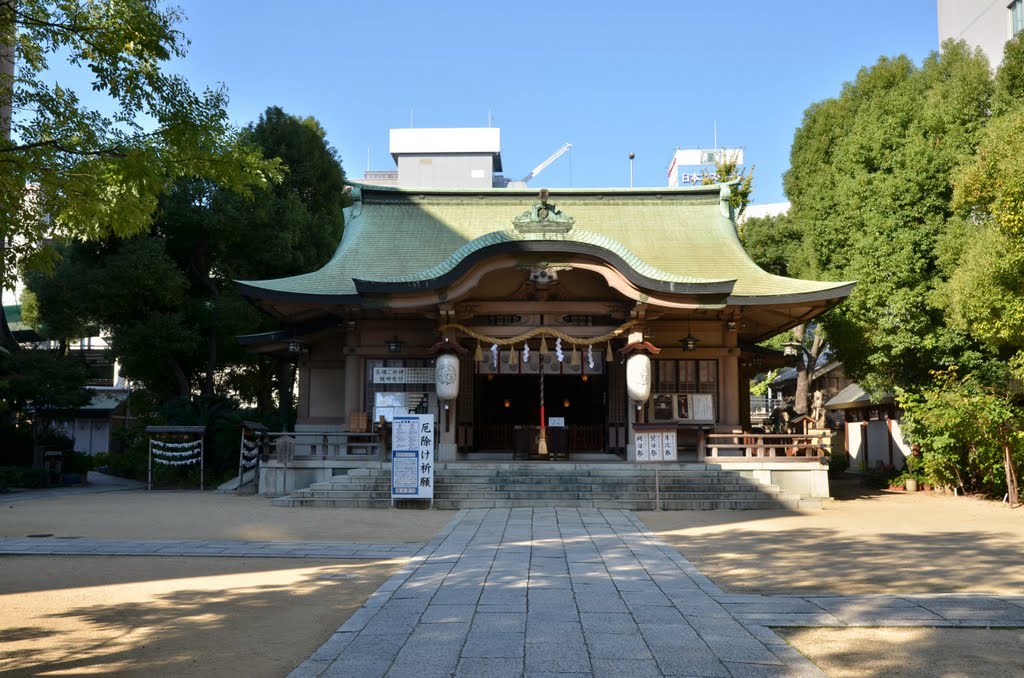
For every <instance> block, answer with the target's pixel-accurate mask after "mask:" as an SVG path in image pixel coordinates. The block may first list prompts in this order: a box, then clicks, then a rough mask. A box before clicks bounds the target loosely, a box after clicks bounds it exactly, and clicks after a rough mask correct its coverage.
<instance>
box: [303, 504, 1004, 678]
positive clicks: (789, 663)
mask: <svg viewBox="0 0 1024 678" xmlns="http://www.w3.org/2000/svg"><path fill="white" fill-rule="evenodd" d="M769 626H1024V596H1017V597H1009V598H995V597H991V596H979V595H930V596H888V595H879V596H815V597H793V596H759V595H732V594H726V593H723V592H722V591H721V590H720V589H719V588H718V587H717V586H715V584H713V583H712V582H711V580H709V579H708V578H707V577H705V576H704V575H702V574H701V573H700V572H698V571H697V569H696V568H695V567H694V566H693V565H692V564H691V563H690V562H689V561H687V560H686V559H685V558H683V557H682V556H681V555H679V553H678V552H676V551H675V550H673V549H672V548H671V547H669V546H668V545H666V544H665V543H664V542H663V541H662V540H661V539H659V538H658V537H657V536H656V535H654V534H653V533H652V532H650V531H649V530H648V529H647V528H646V527H645V526H644V525H643V523H641V522H640V520H639V519H638V518H637V517H636V516H634V515H633V514H632V513H631V512H629V511H611V510H600V509H579V510H577V509H511V510H507V509H506V510H501V509H490V510H485V509H478V510H464V511H460V512H459V514H458V515H457V516H456V517H455V519H453V520H452V522H451V523H450V524H449V525H448V526H447V527H446V528H445V529H444V530H443V531H442V532H441V533H440V534H439V535H438V536H437V537H436V538H435V539H434V540H433V541H431V542H430V543H429V544H427V545H426V546H425V547H423V549H422V550H421V551H420V552H419V553H417V554H416V556H414V557H413V558H412V559H411V560H410V563H409V564H408V565H407V566H406V567H405V568H403V570H402V571H400V572H399V573H398V574H396V575H395V576H394V577H392V578H391V579H390V580H388V581H387V582H386V583H385V584H384V585H383V586H381V587H380V589H378V590H377V592H376V593H374V594H373V595H372V596H371V597H370V598H369V599H368V600H367V601H366V603H365V604H364V606H363V607H362V608H361V609H360V610H359V611H358V612H356V614H354V615H353V616H352V617H351V618H350V619H349V620H348V621H347V622H346V623H345V624H344V625H343V626H342V627H341V628H340V629H338V631H337V632H336V633H335V634H334V635H333V636H332V637H331V638H330V639H329V640H328V641H327V642H326V643H324V645H323V646H322V647H321V648H320V649H319V650H317V652H316V653H314V654H313V656H311V657H310V658H309V659H308V660H307V661H306V662H304V663H303V664H302V665H300V666H299V667H298V668H297V669H296V670H295V671H294V672H292V674H291V675H292V676H293V677H295V678H299V677H303V676H360V678H372V677H374V676H389V677H394V678H407V677H415V678H429V677H433V676H438V677H449V676H465V677H467V678H468V677H472V678H486V677H488V676H495V677H499V676H500V677H505V676H509V677H518V676H530V677H536V678H541V677H548V676H559V677H561V678H584V677H586V676H594V677H604V676H616V677H617V676H630V677H638V678H640V677H645V676H722V677H731V676H735V677H740V676H744V677H745V676H750V677H761V676H767V677H771V676H795V677H802V676H822V675H823V674H822V673H821V672H820V671H819V670H818V669H817V667H815V666H814V665H813V664H812V663H811V662H810V661H809V660H807V659H806V658H804V657H803V656H802V655H801V654H799V653H798V652H797V651H796V650H794V649H792V648H791V647H790V646H788V645H787V644H786V643H785V642H784V641H782V640H781V639H780V638H779V637H778V636H777V635H776V634H775V633H774V632H773V631H771V629H770V628H768V627H769Z"/></svg>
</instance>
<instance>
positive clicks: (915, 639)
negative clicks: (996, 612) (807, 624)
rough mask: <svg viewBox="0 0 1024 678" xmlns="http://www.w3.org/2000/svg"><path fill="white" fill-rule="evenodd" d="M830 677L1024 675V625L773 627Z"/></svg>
mask: <svg viewBox="0 0 1024 678" xmlns="http://www.w3.org/2000/svg"><path fill="white" fill-rule="evenodd" d="M776 632H777V633H778V634H779V635H781V636H782V637H783V638H784V639H786V641H787V642H788V643H789V644H790V645H793V646H794V647H796V648H797V649H798V650H800V652H802V653H803V654H804V655H806V656H807V657H809V658H810V659H811V660H812V661H814V662H815V663H816V664H817V665H818V666H819V667H820V668H821V669H822V670H823V671H824V672H825V673H826V674H828V676H829V678H876V677H878V678H881V677H883V676H886V677H888V676H950V677H952V676H956V677H957V678H975V677H976V678H989V677H990V676H1021V675H1024V629H949V628H849V629H776Z"/></svg>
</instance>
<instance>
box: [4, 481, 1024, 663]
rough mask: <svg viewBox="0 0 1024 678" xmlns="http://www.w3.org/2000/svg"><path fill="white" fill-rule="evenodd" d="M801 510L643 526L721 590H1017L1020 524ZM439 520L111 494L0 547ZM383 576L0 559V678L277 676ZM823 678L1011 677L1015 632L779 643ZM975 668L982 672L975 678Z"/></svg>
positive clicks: (276, 534)
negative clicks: (31, 540)
mask: <svg viewBox="0 0 1024 678" xmlns="http://www.w3.org/2000/svg"><path fill="white" fill-rule="evenodd" d="M839 494H840V495H841V496H842V497H844V498H843V499H840V500H837V501H835V502H829V503H828V505H827V506H826V508H824V509H822V510H815V511H805V512H792V511H735V512H733V511H709V512H685V513H684V512H663V513H657V512H646V513H641V514H640V516H641V518H642V519H643V520H644V521H645V522H646V523H647V525H649V526H650V527H651V528H652V529H653V530H655V531H656V532H658V533H659V534H660V535H661V536H662V537H664V538H665V539H666V540H667V541H668V542H669V543H670V544H672V545H674V546H675V547H676V548H678V549H679V550H680V552H682V553H683V554H684V555H685V556H686V557H687V558H689V559H690V560H691V561H693V562H694V563H696V564H697V565H698V566H699V567H701V569H702V571H703V572H705V573H706V574H707V575H708V576H710V577H711V578H712V579H714V580H715V581H716V582H717V583H718V584H719V585H720V586H721V587H722V588H723V589H725V590H728V591H749V592H761V593H775V594H781V593H801V594H807V593H831V594H845V593H851V594H858V593H883V592H888V593H901V592H902V593H931V592H953V591H978V592H992V593H1019V592H1020V591H1021V590H1024V536H1022V535H1024V509H1016V510H1010V509H1008V508H1006V506H1005V505H1000V504H998V503H994V502H986V501H981V500H976V499H970V498H962V497H952V496H942V495H929V494H925V493H917V494H915V495H908V494H905V493H889V492H874V491H872V492H862V491H861V490H860V489H859V488H857V487H856V486H850V487H845V486H843V487H840V491H839ZM453 515H454V512H450V511H408V510H404V511H388V510H315V509H283V508H274V507H271V506H270V504H269V501H268V500H266V499H262V498H258V497H236V496H233V495H219V494H214V493H210V492H206V493H198V492H153V493H148V494H147V493H145V492H114V493H108V494H93V495H79V496H74V497H59V498H52V499H45V500H33V501H24V502H18V503H4V502H3V501H2V498H0V536H4V537H25V536H26V535H29V534H53V535H54V536H65V537H73V536H77V537H86V538H88V537H93V538H120V539H243V540H260V541H263V540H275V541H305V540H309V541H329V540H337V541H376V542H426V541H428V540H429V539H430V538H431V537H433V535H434V534H436V533H437V531H438V530H439V529H440V528H441V527H442V526H443V525H445V524H446V523H447V522H448V521H449V520H450V519H451V517H452V516H453ZM400 566H401V562H400V561H398V560H394V561H349V560H345V561H325V560H308V559H303V560H296V559H250V558H179V557H163V558H151V557H135V556H123V557H112V556H67V557H65V556H59V557H42V556H39V557H36V556H6V557H0V675H40V674H44V673H45V674H51V673H52V674H65V675H66V674H85V673H93V674H117V675H142V674H145V675H168V676H170V675H175V676H179V675H253V676H280V675H284V674H285V673H287V672H288V670H290V669H291V668H293V667H294V666H296V665H297V664H299V663H300V662H302V661H303V660H304V659H306V658H307V657H308V656H309V655H310V654H311V653H312V652H313V650H314V649H315V648H316V647H318V646H319V645H320V644H321V643H322V642H323V641H324V640H326V639H327V638H328V637H329V636H330V634H331V633H332V632H333V631H334V630H335V629H337V628H338V626H340V625H341V624H342V623H343V622H344V621H345V619H347V618H348V617H349V616H350V615H351V614H352V612H353V611H354V610H355V609H357V608H358V607H359V605H361V604H362V602H363V601H364V600H365V598H366V597H367V596H368V595H369V594H370V593H372V592H373V591H374V590H375V589H376V588H377V587H378V586H379V585H380V583H382V582H383V581H384V580H385V579H386V578H387V577H388V576H390V574H391V573H392V572H394V571H395V570H397V569H398V568H399V567H400ZM780 633H781V634H782V635H783V637H785V638H786V639H787V640H788V641H789V642H790V643H792V644H793V645H794V647H796V648H797V649H799V650H800V651H802V652H804V653H805V654H806V655H808V656H809V657H811V658H812V659H814V660H815V661H816V662H817V663H818V664H819V666H821V667H822V668H823V669H824V670H825V671H826V672H827V673H828V675H830V676H834V677H836V678H839V677H853V678H870V677H874V676H893V675H906V676H918V675H935V676H991V675H1024V638H1022V634H1024V631H1022V630H1020V629H1011V630H1006V629H992V630H971V629H787V630H784V631H780ZM986 662H988V663H986Z"/></svg>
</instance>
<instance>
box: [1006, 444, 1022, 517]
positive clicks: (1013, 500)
mask: <svg viewBox="0 0 1024 678" xmlns="http://www.w3.org/2000/svg"><path fill="white" fill-rule="evenodd" d="M1003 465H1004V466H1005V467H1006V492H1007V494H1008V495H1009V500H1010V508H1013V507H1014V506H1016V505H1017V504H1019V503H1020V494H1019V492H1018V488H1017V470H1016V469H1015V468H1014V467H1013V455H1012V454H1010V446H1009V445H1005V444H1004V445H1003Z"/></svg>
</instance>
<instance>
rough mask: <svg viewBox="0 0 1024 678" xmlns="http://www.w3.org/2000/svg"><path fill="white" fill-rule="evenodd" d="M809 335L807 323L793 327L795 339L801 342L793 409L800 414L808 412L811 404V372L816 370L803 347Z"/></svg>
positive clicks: (798, 353)
mask: <svg viewBox="0 0 1024 678" xmlns="http://www.w3.org/2000/svg"><path fill="white" fill-rule="evenodd" d="M806 336H807V325H806V324H800V325H797V326H796V327H794V328H793V340H794V341H796V342H799V344H800V348H799V349H797V351H798V352H797V358H796V359H797V363H796V397H795V400H794V402H793V411H795V412H796V413H797V414H798V415H800V414H807V411H808V409H809V408H808V405H809V393H808V391H809V389H810V381H811V378H810V374H811V373H813V371H814V364H813V363H811V366H810V370H808V365H807V358H808V356H807V351H806V350H805V349H804V348H803V346H804V338H805V337H806Z"/></svg>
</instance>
